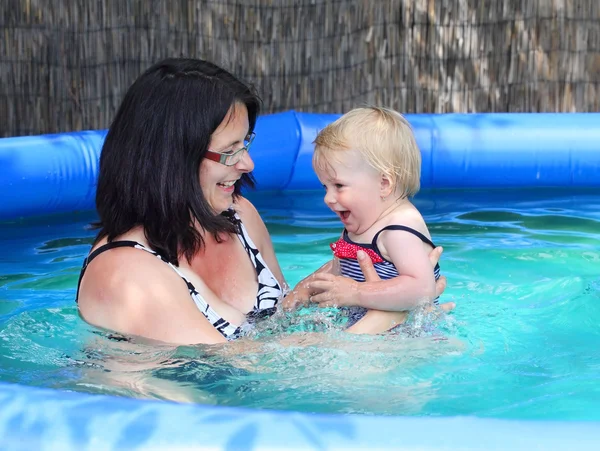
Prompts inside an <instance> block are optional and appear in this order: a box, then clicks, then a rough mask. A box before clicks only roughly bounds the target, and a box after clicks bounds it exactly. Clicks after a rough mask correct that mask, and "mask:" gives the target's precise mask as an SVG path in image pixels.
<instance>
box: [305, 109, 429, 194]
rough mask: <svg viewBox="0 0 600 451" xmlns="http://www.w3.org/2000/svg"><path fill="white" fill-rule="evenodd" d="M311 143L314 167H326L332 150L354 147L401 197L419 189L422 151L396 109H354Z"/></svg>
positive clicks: (332, 152) (408, 125)
mask: <svg viewBox="0 0 600 451" xmlns="http://www.w3.org/2000/svg"><path fill="white" fill-rule="evenodd" d="M314 144H315V152H314V156H313V164H314V167H321V168H325V167H327V166H328V160H329V159H331V158H335V156H334V153H338V152H342V151H344V150H351V149H353V150H357V151H358V152H360V153H361V154H362V156H363V157H364V159H365V160H366V161H367V163H368V164H369V165H370V166H371V167H372V168H373V169H375V170H376V171H377V172H379V173H381V174H384V175H386V176H387V177H388V178H389V179H390V182H391V183H392V185H393V188H394V189H395V190H396V192H398V193H399V194H400V196H401V197H412V196H414V195H415V194H417V192H418V191H419V188H420V178H421V152H420V150H419V147H418V146H417V142H416V140H415V137H414V135H413V132H412V128H411V126H410V124H409V123H408V121H407V120H406V119H405V118H404V117H403V116H402V115H401V114H400V113H398V112H397V111H394V110H391V109H389V108H383V107H365V108H355V109H353V110H351V111H349V112H348V113H346V114H344V115H343V116H342V117H340V118H339V119H337V120H336V121H334V122H332V123H331V124H329V125H328V126H327V127H325V128H324V129H323V130H321V131H320V132H319V133H318V135H317V137H316V138H315V140H314ZM322 160H324V161H322Z"/></svg>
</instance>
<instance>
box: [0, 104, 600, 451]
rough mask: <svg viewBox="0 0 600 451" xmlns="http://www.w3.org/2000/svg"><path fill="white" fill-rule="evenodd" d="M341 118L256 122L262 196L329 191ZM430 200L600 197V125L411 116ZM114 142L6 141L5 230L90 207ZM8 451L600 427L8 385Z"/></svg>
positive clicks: (467, 438) (587, 438) (576, 439)
mask: <svg viewBox="0 0 600 451" xmlns="http://www.w3.org/2000/svg"><path fill="white" fill-rule="evenodd" d="M336 117H338V116H337V115H316V114H307V113H296V112H286V113H280V114H275V115H270V116H264V117H262V118H260V119H259V122H258V125H257V130H256V132H257V138H256V142H255V145H254V147H253V149H252V156H253V158H254V161H255V164H256V170H255V172H254V175H255V178H256V180H257V189H258V190H263V191H287V192H288V193H289V192H292V193H293V192H295V191H298V193H299V194H298V195H299V196H300V195H302V194H301V191H303V190H311V189H315V188H319V186H320V185H319V183H318V180H317V179H316V177H315V176H314V174H313V171H312V167H311V163H310V161H311V155H312V144H311V143H312V140H313V138H314V135H315V133H316V131H317V130H318V129H319V128H321V127H323V126H324V125H325V124H327V123H329V122H330V121H331V120H333V119H335V118H336ZM407 117H408V119H409V121H410V122H411V124H412V125H413V127H414V130H415V134H416V137H417V141H418V143H419V146H420V148H421V151H422V153H423V170H422V187H423V188H424V189H426V188H434V189H446V188H453V189H469V188H490V189H491V188H495V189H503V188H515V187H517V188H519V187H527V188H530V187H540V188H541V187H555V188H559V189H560V188H561V187H565V188H566V187H569V188H573V187H579V188H586V187H587V188H591V189H598V188H600V114H474V115H408V116H407ZM104 136H105V132H104V131H88V132H77V133H64V134H57V135H46V136H32V137H19V138H6V139H2V140H0V168H2V169H1V172H0V174H1V175H0V190H1V192H2V202H1V203H0V221H15V220H18V218H23V217H30V216H38V215H39V216H42V215H48V214H54V213H69V212H74V211H85V210H91V209H93V208H94V194H95V191H94V187H95V178H96V174H97V162H98V157H99V154H100V149H101V145H102V140H103V138H104ZM0 402H1V404H0V449H85V448H89V449H164V448H169V449H190V448H192V449H223V450H237V449H247V450H251V449H255V450H267V449H268V450H279V449H281V450H284V449H294V450H334V449H339V450H349V449H431V450H434V449H435V450H438V449H515V450H516V449H523V450H529V449H545V450H546V449H581V450H584V449H590V450H591V449H598V447H599V446H600V423H596V422H571V421H547V422H545V421H516V420H494V419H481V418H473V417H437V418H432V417H394V416H375V415H370V416H365V415H317V414H308V413H299V412H281V411H271V410H252V409H244V408H233V407H215V406H203V405H183V404H175V403H170V402H157V401H140V400H134V399H128V398H117V397H110V396H104V395H88V394H82V393H74V392H63V391H59V390H50V389H40V388H33V387H28V386H24V385H16V384H7V383H0Z"/></svg>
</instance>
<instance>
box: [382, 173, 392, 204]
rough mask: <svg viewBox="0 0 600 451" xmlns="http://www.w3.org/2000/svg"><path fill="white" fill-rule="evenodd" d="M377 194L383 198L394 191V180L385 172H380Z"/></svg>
mask: <svg viewBox="0 0 600 451" xmlns="http://www.w3.org/2000/svg"><path fill="white" fill-rule="evenodd" d="M380 185H381V186H380V188H379V196H380V197H381V199H385V198H386V197H388V196H389V195H390V194H392V193H393V192H394V181H393V180H392V179H391V178H390V177H389V176H388V175H386V174H381V182H380Z"/></svg>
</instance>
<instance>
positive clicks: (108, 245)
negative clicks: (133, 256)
mask: <svg viewBox="0 0 600 451" xmlns="http://www.w3.org/2000/svg"><path fill="white" fill-rule="evenodd" d="M118 247H141V248H143V249H144V250H148V251H149V249H147V248H146V247H145V246H144V245H143V244H140V243H138V242H137V241H111V242H110V243H106V244H103V245H102V246H100V247H99V248H98V249H96V250H95V251H94V252H92V253H91V254H90V255H88V256H87V257H86V258H84V259H83V266H82V267H81V272H80V273H79V281H78V282H77V293H76V295H75V302H77V299H78V298H79V287H80V286H81V280H82V279H83V275H84V274H85V270H86V269H87V267H88V265H89V264H90V263H91V262H92V260H93V259H95V258H96V257H97V256H98V255H100V254H101V253H102V252H106V251H109V250H111V249H115V248H118ZM152 253H153V254H155V255H158V256H159V257H160V258H161V260H165V259H164V257H162V256H161V255H159V254H158V253H156V252H154V251H152ZM165 261H166V260H165Z"/></svg>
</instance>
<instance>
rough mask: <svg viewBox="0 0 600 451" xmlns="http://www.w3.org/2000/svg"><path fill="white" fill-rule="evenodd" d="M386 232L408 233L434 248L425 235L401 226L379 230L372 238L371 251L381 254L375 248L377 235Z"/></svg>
mask: <svg viewBox="0 0 600 451" xmlns="http://www.w3.org/2000/svg"><path fill="white" fill-rule="evenodd" d="M386 230H402V231H404V232H408V233H412V234H413V235H415V236H416V237H417V238H420V239H421V241H423V242H424V243H426V244H429V245H430V246H431V247H433V248H435V247H436V246H435V244H433V242H432V241H431V240H430V239H429V238H427V237H426V236H425V235H423V234H422V233H421V232H419V231H418V230H415V229H413V228H411V227H408V226H403V225H389V226H387V227H384V228H383V229H381V230H380V231H379V232H377V233H376V234H375V236H374V237H373V242H372V244H371V245H372V246H373V249H375V251H376V252H377V253H378V254H380V255H381V252H380V251H379V248H378V247H377V238H379V234H380V233H381V232H384V231H386Z"/></svg>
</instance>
